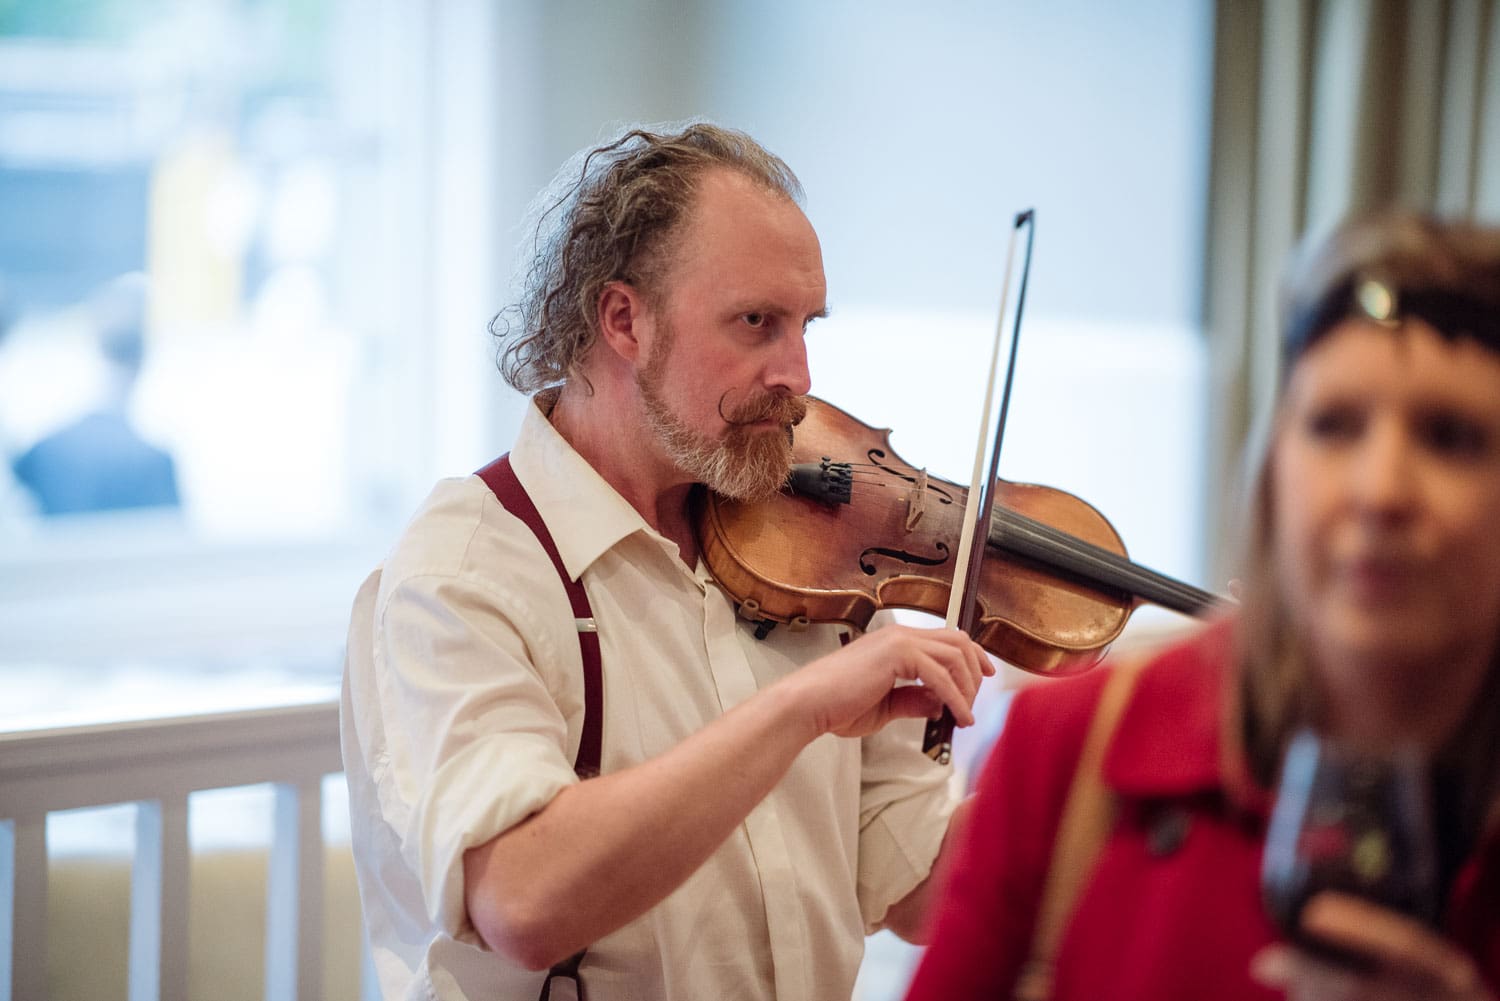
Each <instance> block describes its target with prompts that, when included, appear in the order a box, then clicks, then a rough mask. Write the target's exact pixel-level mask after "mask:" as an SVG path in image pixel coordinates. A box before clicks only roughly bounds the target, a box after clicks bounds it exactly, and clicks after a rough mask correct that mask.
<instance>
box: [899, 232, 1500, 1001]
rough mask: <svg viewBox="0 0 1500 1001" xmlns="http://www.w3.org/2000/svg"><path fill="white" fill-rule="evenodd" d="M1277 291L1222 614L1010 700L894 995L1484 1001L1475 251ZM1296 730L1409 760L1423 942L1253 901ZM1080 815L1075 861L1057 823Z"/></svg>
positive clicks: (1403, 248) (1499, 770) (1484, 492)
mask: <svg viewBox="0 0 1500 1001" xmlns="http://www.w3.org/2000/svg"><path fill="white" fill-rule="evenodd" d="M1292 275H1293V279H1292V281H1291V282H1290V283H1289V285H1288V294H1287V296H1286V306H1287V309H1286V321H1285V324H1284V327H1283V346H1284V351H1283V370H1282V385H1281V390H1282V391H1281V397H1280V400H1279V403H1278V406H1277V410H1276V414H1275V420H1274V423H1273V426H1272V430H1271V435H1270V439H1269V447H1268V449H1267V452H1266V457H1265V459H1264V462H1263V464H1262V466H1261V470H1260V475H1259V478H1258V481H1257V484H1256V487H1255V492H1254V495H1253V510H1252V514H1251V526H1250V531H1249V533H1248V535H1249V546H1248V553H1247V559H1246V573H1245V592H1244V595H1243V607H1242V609H1241V610H1240V611H1239V613H1238V614H1236V615H1234V616H1232V617H1231V618H1228V619H1225V620H1224V621H1221V622H1219V623H1217V624H1215V625H1213V626H1211V627H1209V628H1208V629H1206V630H1205V631H1203V632H1202V633H1200V634H1199V635H1197V636H1195V637H1193V638H1192V639H1191V640H1189V641H1188V642H1186V643H1184V644H1183V645H1181V646H1179V647H1177V648H1175V649H1171V650H1169V651H1167V652H1165V653H1164V654H1162V655H1160V656H1159V657H1156V658H1155V659H1153V661H1152V662H1151V663H1149V664H1147V665H1146V666H1145V667H1144V668H1142V669H1140V670H1139V671H1138V672H1131V674H1132V679H1131V680H1130V681H1129V682H1128V683H1126V684H1123V685H1122V684H1121V683H1119V682H1111V681H1110V680H1109V679H1110V678H1111V677H1114V676H1116V675H1119V674H1121V673H1122V672H1121V671H1116V670H1111V669H1107V668H1106V669H1103V670H1099V671H1095V672H1091V673H1090V674H1087V675H1084V676H1083V677H1081V678H1077V679H1070V680H1064V681H1058V682H1054V683H1050V684H1045V685H1038V686H1033V687H1032V688H1030V689H1027V690H1026V691H1024V692H1022V693H1021V694H1019V695H1018V696H1017V697H1016V701H1015V704H1014V706H1013V707H1012V709H1011V712H1010V715H1009V719H1008V721H1007V723H1006V726H1005V730H1004V731H1003V733H1002V734H1001V737H1000V741H999V743H998V744H997V745H996V748H995V751H994V752H993V754H992V756H991V758H990V760H989V762H988V763H987V764H986V766H985V770H984V772H983V774H982V776H981V778H980V782H979V786H978V797H977V801H976V804H975V808H974V813H973V816H972V818H971V820H970V822H969V823H968V825H967V827H966V829H965V831H964V833H963V834H962V835H961V838H962V841H961V845H960V851H959V853H958V854H957V856H956V859H955V863H954V866H953V868H952V870H951V871H950V872H949V873H948V876H947V881H946V884H945V885H946V897H945V898H944V903H943V905H942V907H941V909H940V911H939V915H938V918H937V921H936V925H935V927H934V928H933V929H932V936H931V941H932V945H931V946H930V947H929V949H928V951H927V953H926V954H925V956H924V957H923V960H922V963H921V965H920V968H919V969H918V971H917V974H916V977H915V980H914V981H913V984H912V986H911V991H910V998H912V999H917V1001H928V999H933V1001H936V999H945V1001H946V999H953V998H979V997H984V998H1010V997H1021V998H1047V997H1050V998H1055V999H1057V1001H1073V999H1088V1001H1098V999H1106V998H1107V999H1111V1001H1129V999H1142V1001H1144V999H1148V998H1149V999H1151V1001H1163V999H1179V998H1180V999H1189V998H1191V999H1202V998H1214V999H1230V1001H1233V999H1239V998H1246V999H1251V998H1254V999H1264V998H1278V997H1282V996H1286V997H1290V998H1297V999H1301V998H1307V999H1311V998H1332V999H1345V998H1347V999H1356V998H1358V999H1375V998H1380V999H1384V998H1443V999H1451V1001H1481V999H1493V998H1494V997H1495V994H1496V990H1497V985H1500V230H1496V229H1484V228H1480V227H1473V226H1469V225H1464V224H1457V223H1443V222H1439V221H1435V220H1431V219H1424V218H1414V217H1386V218H1382V219H1377V220H1368V221H1363V222H1357V223H1352V224H1348V225H1346V226H1345V227H1343V228H1342V229H1340V230H1339V231H1338V232H1337V233H1336V234H1334V236H1333V237H1332V238H1331V239H1330V240H1329V241H1328V242H1326V243H1325V244H1323V245H1322V246H1321V247H1319V248H1317V249H1316V250H1315V251H1314V252H1313V254H1312V255H1311V257H1310V258H1309V259H1306V260H1304V261H1302V262H1301V263H1300V264H1299V265H1298V266H1297V267H1296V268H1295V270H1294V271H1293V272H1292ZM1106 686H1108V688H1109V690H1110V691H1112V692H1114V693H1117V694H1114V695H1113V696H1111V695H1109V694H1107V693H1106ZM1101 705H1103V706H1106V707H1108V708H1105V709H1100V708H1099V707H1100V706H1101ZM1096 710H1097V711H1098V715H1099V716H1100V717H1104V716H1109V717H1110V719H1111V720H1112V722H1108V723H1100V724H1094V723H1093V721H1094V720H1095V717H1096ZM1303 728H1311V729H1313V730H1315V731H1316V732H1318V733H1319V734H1321V735H1323V736H1324V737H1326V738H1329V739H1332V740H1336V741H1338V742H1339V743H1340V744H1342V745H1347V746H1349V747H1352V748H1354V749H1356V750H1358V751H1359V752H1362V753H1369V754H1372V755H1386V754H1390V753H1393V752H1394V751H1395V749H1397V748H1398V747H1405V746H1413V745H1414V746H1416V747H1418V748H1420V749H1421V750H1422V751H1423V752H1424V754H1425V756H1426V758H1427V760H1428V761H1430V762H1431V768H1430V782H1431V786H1432V790H1433V800H1434V803H1435V808H1434V810H1433V817H1434V825H1435V833H1436V837H1435V840H1436V845H1437V865H1436V870H1437V873H1438V878H1437V883H1438V900H1439V902H1440V908H1439V912H1440V915H1441V917H1440V919H1439V920H1438V922H1437V927H1436V928H1433V927H1429V926H1427V925H1425V924H1423V923H1420V922H1418V921H1416V920H1414V919H1412V918H1410V917H1407V916H1405V915H1402V914H1398V913H1396V912H1395V911H1393V910H1390V909H1387V908H1385V907H1380V906H1377V905H1375V904H1372V903H1370V902H1369V901H1367V900H1365V899H1362V898H1359V897H1354V896H1350V895H1346V894H1339V893H1333V892H1328V891H1325V892H1323V893H1320V894H1318V895H1316V896H1314V897H1313V898H1312V899H1311V900H1310V901H1309V902H1308V903H1307V905H1306V906H1305V907H1304V908H1303V909H1302V911H1301V916H1300V929H1301V935H1299V939H1302V937H1303V936H1305V937H1306V938H1307V939H1310V940H1313V941H1316V942H1317V943H1320V944H1322V945H1324V946H1326V947H1328V948H1331V949H1336V950H1342V951H1343V952H1344V953H1346V954H1355V955H1359V956H1363V957H1365V958H1366V961H1365V962H1363V963H1361V964H1357V965H1351V964H1347V963H1339V962H1334V961H1330V960H1328V959H1326V958H1321V957H1323V956H1325V955H1327V954H1326V953H1324V952H1321V951H1320V952H1319V953H1318V954H1317V955H1314V954H1313V952H1310V951H1308V950H1304V949H1302V948H1298V947H1294V946H1292V945H1290V944H1288V943H1286V942H1285V941H1284V940H1283V938H1282V936H1281V935H1280V934H1279V933H1278V932H1277V930H1276V928H1275V926H1274V925H1273V924H1272V922H1271V920H1270V918H1269V916H1268V915H1267V913H1266V910H1265V907H1264V905H1263V904H1262V896H1261V890H1260V885H1259V876H1260V867H1261V858H1262V849H1263V846H1264V840H1265V832H1266V826H1267V817H1268V814H1269V810H1270V806H1271V802H1272V792H1271V791H1272V790H1273V789H1274V788H1275V784H1276V779H1277V771H1278V768H1279V766H1280V764H1281V761H1282V757H1283V754H1284V752H1285V749H1286V747H1287V745H1288V743H1289V742H1290V740H1291V738H1292V735H1293V734H1294V733H1296V732H1297V731H1298V730H1300V729H1303ZM1090 737H1092V738H1093V743H1094V744H1095V747H1094V748H1093V749H1092V750H1086V749H1085V748H1086V745H1088V744H1089V742H1090ZM1080 762H1082V764H1080ZM1075 776H1076V780H1075ZM1091 782H1092V783H1093V784H1094V785H1095V786H1096V787H1097V790H1096V792H1095V793H1093V794H1092V797H1091V796H1090V793H1089V792H1088V791H1087V787H1088V786H1089V784H1090V783H1091ZM1090 804H1093V805H1092V806H1090ZM1091 809H1092V810H1093V811H1094V812H1095V813H1098V814H1099V815H1100V816H1101V817H1103V818H1104V819H1102V820H1095V821H1093V822H1092V826H1093V827H1094V828H1095V829H1096V830H1097V834H1095V835H1093V836H1092V838H1093V840H1092V842H1091V841H1090V837H1091V836H1090V835H1089V834H1087V833H1084V834H1082V835H1080V834H1078V831H1080V830H1083V831H1087V829H1088V828H1089V827H1090V823H1089V822H1088V821H1078V820H1076V819H1070V820H1069V821H1067V822H1066V823H1064V821H1063V820H1062V818H1063V816H1064V814H1065V812H1066V811H1069V810H1071V811H1072V812H1073V814H1075V815H1076V816H1084V815H1086V814H1088V813H1089V811H1090V810H1091ZM1063 831H1066V832H1068V833H1066V834H1064V833H1060V832H1063ZM1060 838H1061V839H1062V840H1061V842H1060V841H1059V839H1060ZM1060 843H1061V844H1062V845H1063V847H1062V848H1061V849H1058V848H1057V846H1058V845H1059V844H1060ZM1070 881H1071V883H1072V884H1073V886H1074V887H1075V888H1074V889H1071V890H1070V889H1068V888H1067V887H1068V885H1069V884H1070ZM1060 887H1062V888H1061V889H1060ZM1044 888H1045V889H1044ZM1043 912H1045V913H1046V916H1045V917H1041V916H1039V915H1041V914H1042V913H1043Z"/></svg>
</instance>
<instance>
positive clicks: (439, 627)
mask: <svg viewBox="0 0 1500 1001" xmlns="http://www.w3.org/2000/svg"><path fill="white" fill-rule="evenodd" d="M557 590H558V593H559V595H561V594H562V589H561V588H560V587H559V588H558V589H557ZM562 600H564V601H565V600H566V599H565V598H564V599H562ZM554 619H555V620H560V621H563V622H567V623H571V621H572V620H571V618H570V617H566V616H555V617H554ZM543 620H544V616H543V615H540V614H538V613H537V612H536V611H535V609H534V602H532V601H528V600H526V597H525V596H523V595H520V594H507V593H504V592H503V590H501V589H497V588H496V587H494V586H493V585H489V584H486V583H483V582H481V581H478V580H475V579H472V578H471V577H466V576H464V575H463V574H426V575H421V574H419V575H413V576H408V577H406V578H404V579H402V580H400V581H399V582H396V583H395V584H394V585H393V586H392V587H391V589H390V590H389V591H388V592H386V593H385V594H384V595H383V601H382V603H381V605H380V607H379V610H378V615H377V618H376V620H375V628H374V637H373V642H374V651H373V658H372V661H373V665H374V671H373V673H374V679H375V687H376V690H377V692H378V696H377V698H378V705H379V711H380V713H381V716H382V728H383V730H384V732H385V735H386V747H385V751H386V760H385V761H383V762H380V763H379V764H380V765H381V766H382V767H380V768H378V769H375V770H372V773H373V775H374V777H375V780H376V783H377V788H378V796H379V800H380V809H381V813H382V815H383V817H384V819H385V821H386V823H388V824H389V825H390V826H391V828H392V829H393V830H394V831H395V833H396V834H397V835H398V837H399V840H400V845H401V854H402V857H403V861H404V863H405V865H406V866H407V867H408V868H409V869H410V871H412V872H413V873H414V874H415V875H416V877H417V881H418V883H419V885H420V887H421V892H422V898H423V902H424V905H425V908H426V912H427V916H428V918H429V919H430V920H431V921H433V922H434V923H435V924H436V925H437V926H438V927H440V928H442V929H443V930H444V931H445V932H446V933H447V934H449V935H451V936H453V937H455V938H458V937H461V936H464V937H468V936H471V935H472V931H471V928H470V925H469V922H468V916H467V909H466V906H465V903H464V889H463V855H464V852H466V851H467V850H468V849H470V848H473V847H476V846H478V845H482V844H484V843H485V842H487V841H489V840H491V839H493V838H494V837H496V836H497V835H499V834H502V833H504V832H505V831H506V830H508V829H510V828H511V827H513V826H514V825H516V824H517V823H519V822H521V821H522V820H524V819H526V818H527V817H528V816H530V815H531V814H533V813H536V812H537V811H538V810H540V809H542V808H543V807H544V806H545V805H546V804H547V803H548V802H550V801H551V800H552V798H553V797H554V796H556V795H557V794H558V793H559V792H560V791H561V790H562V789H563V788H565V787H566V786H568V785H570V784H572V783H574V782H576V781H577V777H576V776H575V775H574V772H573V768H572V765H571V763H570V762H571V758H570V757H569V751H570V748H569V746H568V744H569V736H568V733H569V728H568V721H569V720H568V717H569V716H570V715H573V714H574V713H576V714H578V715H579V716H580V717H581V712H582V707H581V704H579V705H576V706H560V705H559V701H558V699H557V697H556V696H555V694H554V692H553V691H552V690H550V689H549V684H548V678H547V675H548V674H550V675H551V677H552V678H553V679H557V678H566V677H573V678H577V677H579V676H580V675H581V672H582V667H581V661H580V656H579V654H578V651H577V648H576V644H575V645H574V647H573V648H571V649H566V650H565V649H562V646H563V644H562V643H559V642H558V640H559V639H561V638H562V637H560V636H553V635H551V632H555V631H556V630H552V631H550V632H549V629H548V628H546V627H545V626H544V624H543ZM548 665H551V670H550V672H549V671H548V670H547V666H548ZM552 687H553V688H556V687H558V686H557V684H556V682H555V680H554V684H553V685H552ZM577 701H578V702H579V703H581V698H578V699H577Z"/></svg>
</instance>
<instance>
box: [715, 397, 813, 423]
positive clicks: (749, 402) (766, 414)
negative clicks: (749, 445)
mask: <svg viewBox="0 0 1500 1001" xmlns="http://www.w3.org/2000/svg"><path fill="white" fill-rule="evenodd" d="M728 399H729V392H726V393H725V394H724V395H723V396H721V397H719V417H720V418H722V419H723V421H724V423H725V424H728V425H729V426H730V427H732V428H738V427H746V426H748V425H750V424H758V423H760V422H761V421H772V422H774V423H776V424H780V425H781V426H782V427H785V428H792V427H795V426H796V425H798V424H801V423H802V418H804V417H806V416H807V397H805V396H778V395H776V394H775V393H763V394H760V395H758V396H751V397H748V398H746V399H745V400H744V401H742V402H740V403H738V404H735V405H734V406H733V407H730V408H728V409H727V410H726V409H725V406H724V403H725V401H726V400H728Z"/></svg>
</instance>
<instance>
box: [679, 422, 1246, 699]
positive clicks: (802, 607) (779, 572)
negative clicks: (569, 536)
mask: <svg viewBox="0 0 1500 1001" xmlns="http://www.w3.org/2000/svg"><path fill="white" fill-rule="evenodd" d="M792 453H793V467H792V473H791V475H790V476H789V478H788V481H787V486H786V487H785V488H784V489H783V490H782V491H781V492H780V493H778V494H776V495H774V496H773V497H771V498H770V499H769V500H766V501H762V502H758V503H741V502H737V501H732V500H729V499H727V498H724V497H721V496H718V495H715V494H712V493H704V494H703V495H702V496H701V497H699V498H698V499H697V501H696V502H695V503H696V504H697V509H696V510H695V518H696V524H697V529H698V539H699V544H700V546H701V552H702V555H703V559H704V562H705V563H706V565H707V566H708V569H709V571H710V572H711V573H712V574H713V576H714V578H715V579H716V580H717V581H718V582H719V584H720V585H721V586H722V587H723V588H724V589H725V591H726V592H727V593H728V594H729V596H730V597H731V598H732V599H733V600H734V601H735V602H737V603H738V605H739V609H740V614H741V615H742V616H744V617H745V618H748V619H751V620H754V621H756V622H758V623H761V624H762V628H764V629H769V628H770V624H773V623H785V624H787V625H789V626H790V627H791V628H794V629H795V628H799V627H805V626H806V625H807V624H809V623H813V622H839V623H845V624H847V625H850V626H853V627H855V628H858V629H863V628H864V627H865V626H866V625H867V624H868V623H869V621H870V617H871V616H872V615H874V613H875V611H876V610H877V609H880V608H909V609H917V610H920V611H925V612H931V613H933V614H935V615H942V614H943V611H944V609H945V608H946V607H947V606H948V601H949V595H950V593H951V591H952V588H953V581H954V575H955V563H956V557H957V552H958V548H959V535H960V532H961V530H962V525H963V514H964V509H965V504H966V502H967V499H968V490H967V489H966V488H964V487H961V486H958V485H957V484H954V483H951V482H949V481H947V480H943V479H939V478H937V477H934V476H930V475H928V473H927V472H926V471H925V470H923V469H918V468H915V467H913V466H912V465H910V464H909V463H907V462H906V461H905V460H903V459H902V458H901V457H900V456H898V455H897V454H896V452H895V450H894V449H892V448H891V445H890V430H889V429H878V428H874V427H871V426H870V425H868V424H865V423H863V422H861V421H860V420H858V419H857V418H855V417H853V416H852V415H850V414H847V413H845V412H844V411H842V410H840V409H838V408H837V407H835V406H833V405H831V404H829V403H826V402H824V401H822V400H819V399H816V398H814V397H809V398H808V410H807V416H806V417H805V418H804V419H803V420H802V422H801V423H800V424H798V425H797V427H796V428H794V429H793V434H792ZM995 498H996V502H995V504H994V505H993V508H992V510H991V511H990V513H989V526H988V538H987V539H986V540H985V545H986V551H985V553H984V560H983V561H982V563H981V564H980V577H979V581H978V584H977V586H976V587H975V588H974V593H973V600H974V602H975V603H976V608H975V609H974V612H975V614H974V618H973V623H974V625H973V627H972V629H971V633H972V635H973V637H974V639H975V641H976V642H978V643H979V644H980V646H982V647H984V648H985V649H986V650H988V651H989V652H990V653H992V654H994V655H995V656H997V657H999V658H1000V659H1001V660H1004V661H1006V662H1008V663H1011V664H1014V665H1016V666H1017V667H1020V668H1023V669H1024V670H1027V671H1031V672H1034V673H1037V674H1045V675H1065V674H1073V673H1077V672H1080V671H1083V670H1086V669H1087V668H1089V667H1092V666H1093V665H1094V664H1095V663H1096V662H1097V661H1098V660H1099V659H1100V657H1102V655H1103V652H1104V650H1105V649H1106V648H1107V647H1108V645H1109V644H1110V643H1111V642H1113V641H1114V639H1115V638H1116V637H1117V636H1119V635H1120V632H1121V630H1123V629H1124V628H1125V624H1126V622H1127V621H1128V620H1129V618H1130V614H1131V612H1132V611H1134V609H1135V608H1136V607H1137V606H1139V605H1140V604H1141V603H1143V602H1151V603H1154V604H1158V605H1162V606H1165V607H1167V608H1171V609H1174V610H1176V611H1179V612H1184V613H1186V614H1189V615H1197V616H1204V615H1208V614H1210V613H1211V612H1212V611H1213V610H1214V609H1215V608H1216V607H1217V606H1218V605H1219V603H1220V599H1219V598H1218V597H1217V596H1215V595H1213V594H1211V593H1209V592H1207V591H1203V590H1200V589H1198V588H1196V587H1193V586H1191V585H1188V584H1185V583H1183V582H1181V581H1178V580H1174V579H1172V578H1171V577H1167V576H1165V575H1163V574H1160V573H1157V572H1156V571H1154V570H1150V569H1148V568H1146V567H1143V566H1140V565H1139V564H1136V563H1133V562H1131V561H1130V559H1129V558H1128V557H1127V555H1126V552H1125V545H1124V543H1123V542H1122V541H1121V539H1120V536H1119V534H1118V533H1116V532H1115V530H1114V527H1113V526H1111V525H1110V523H1109V521H1108V519H1106V518H1105V517H1104V515H1103V514H1101V513H1100V512H1099V511H1098V510H1097V509H1096V508H1094V507H1092V506H1090V505H1089V504H1088V503H1086V502H1085V501H1083V500H1081V499H1080V498H1078V497H1076V496H1074V495H1072V494H1069V493H1067V492H1065V491H1062V490H1057V489H1054V488H1052V487H1045V486H1037V485H1032V484H1022V483H1010V482H1007V481H1004V480H997V481H996V492H995ZM976 544H977V543H976ZM958 573H959V576H960V581H961V580H962V570H961V569H959V571H958Z"/></svg>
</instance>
